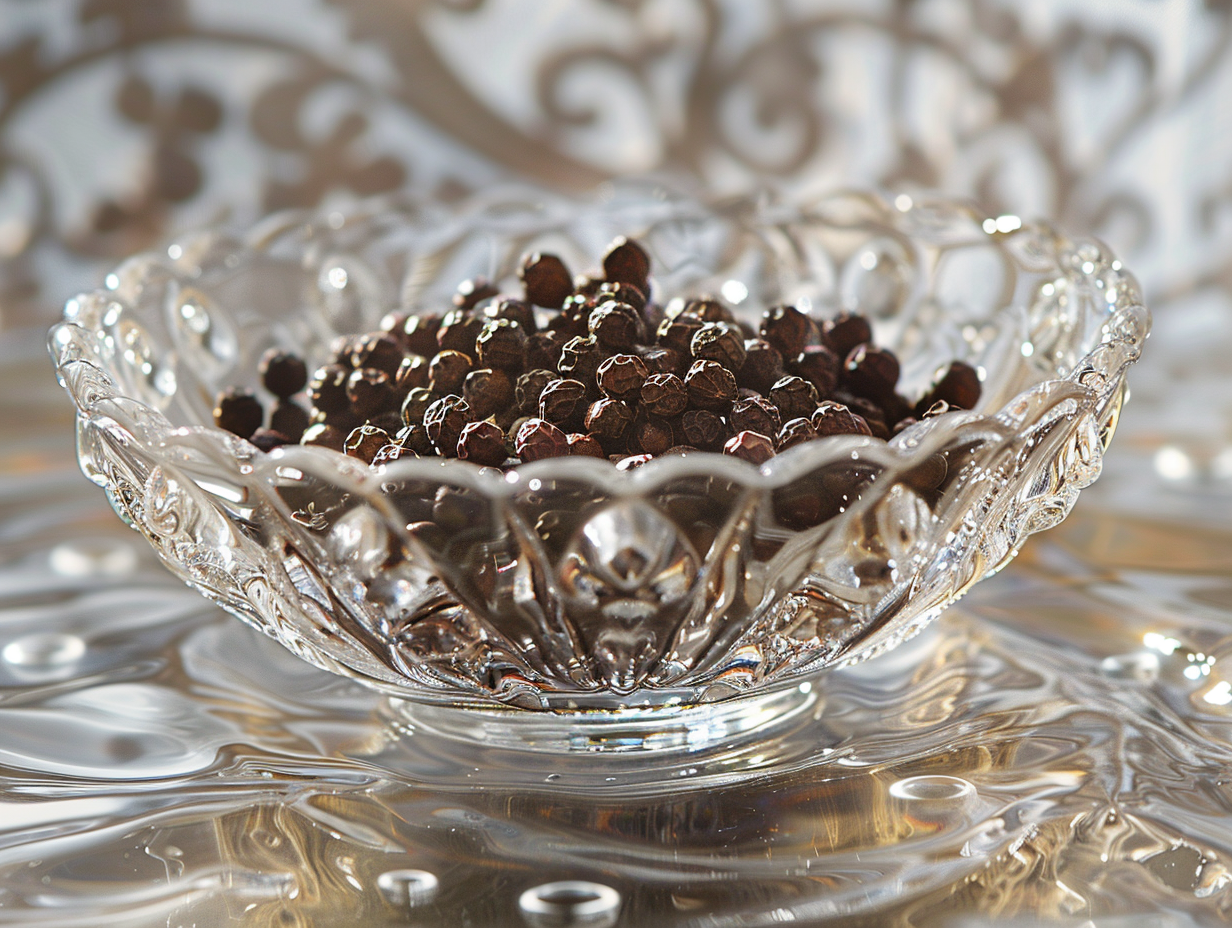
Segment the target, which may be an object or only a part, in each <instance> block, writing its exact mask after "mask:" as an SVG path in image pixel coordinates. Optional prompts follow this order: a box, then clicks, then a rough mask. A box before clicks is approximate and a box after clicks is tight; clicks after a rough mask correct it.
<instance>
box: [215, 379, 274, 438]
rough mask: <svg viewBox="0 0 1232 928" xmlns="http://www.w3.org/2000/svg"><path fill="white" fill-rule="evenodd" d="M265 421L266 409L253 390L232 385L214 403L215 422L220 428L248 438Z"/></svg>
mask: <svg viewBox="0 0 1232 928" xmlns="http://www.w3.org/2000/svg"><path fill="white" fill-rule="evenodd" d="M263 421H265V410H264V409H262V408H261V401H260V400H259V399H257V398H256V397H255V396H254V395H253V394H252V392H251V391H249V390H242V389H240V388H238V387H232V388H231V389H229V390H224V391H223V392H222V393H220V394H218V399H217V400H216V401H215V403H214V424H215V425H217V426H218V427H219V428H220V429H226V430H227V431H228V432H232V433H234V434H236V435H238V436H239V437H240V438H247V437H248V436H249V435H251V434H252V433H253V432H255V431H256V430H257V429H259V428H260V427H261V423H262V422H263Z"/></svg>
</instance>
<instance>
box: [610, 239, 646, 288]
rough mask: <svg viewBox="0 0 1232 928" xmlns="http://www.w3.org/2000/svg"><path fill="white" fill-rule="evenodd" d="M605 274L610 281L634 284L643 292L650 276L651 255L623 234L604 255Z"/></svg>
mask: <svg viewBox="0 0 1232 928" xmlns="http://www.w3.org/2000/svg"><path fill="white" fill-rule="evenodd" d="M603 276H604V277H605V278H607V280H608V281H613V282H620V283H625V284H632V285H633V286H635V287H637V288H638V289H639V290H641V291H642V292H643V293H645V292H646V291H647V287H646V282H647V280H648V279H649V277H650V255H648V254H646V251H645V249H643V248H642V246H641V245H639V244H638V243H637V242H635V241H633V240H632V239H628V238H625V237H624V236H621V237H620V238H617V239H615V240H614V241H613V242H612V244H611V245H609V246H608V250H607V254H605V255H604V256H603Z"/></svg>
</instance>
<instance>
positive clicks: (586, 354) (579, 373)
mask: <svg viewBox="0 0 1232 928" xmlns="http://www.w3.org/2000/svg"><path fill="white" fill-rule="evenodd" d="M602 361H603V351H602V349H601V348H600V347H599V343H598V342H597V341H595V339H594V338H593V337H591V338H581V337H580V336H579V337H575V338H571V339H569V341H567V342H565V346H564V347H563V348H562V349H561V351H560V361H559V362H558V363H557V365H556V369H557V370H558V371H559V372H560V375H561V376H562V377H571V378H573V379H574V380H580V381H581V382H582V383H594V381H595V373H596V372H597V371H598V370H599V364H600V363H601V362H602Z"/></svg>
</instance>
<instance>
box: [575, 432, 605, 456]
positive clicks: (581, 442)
mask: <svg viewBox="0 0 1232 928" xmlns="http://www.w3.org/2000/svg"><path fill="white" fill-rule="evenodd" d="M569 454H570V455H572V456H573V457H585V458H604V459H606V458H607V455H606V454H605V453H604V451H603V446H602V445H601V444H599V439H597V438H595V437H594V436H593V435H583V434H582V433H581V432H573V433H572V434H571V435H569Z"/></svg>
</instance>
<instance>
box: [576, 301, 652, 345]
mask: <svg viewBox="0 0 1232 928" xmlns="http://www.w3.org/2000/svg"><path fill="white" fill-rule="evenodd" d="M587 328H588V330H589V331H590V334H591V335H593V336H594V338H595V341H597V342H598V343H599V346H600V347H601V348H603V349H605V350H606V351H631V350H632V349H633V346H634V345H635V344H637V342H638V341H639V340H640V338H641V329H642V320H641V318H640V317H639V316H638V313H637V310H636V309H634V308H633V307H632V306H630V305H629V304H628V303H617V302H616V301H615V300H608V301H607V302H606V303H600V304H599V305H598V306H597V307H595V309H594V310H593V311H592V312H591V314H590V318H589V319H588V320H587Z"/></svg>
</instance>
